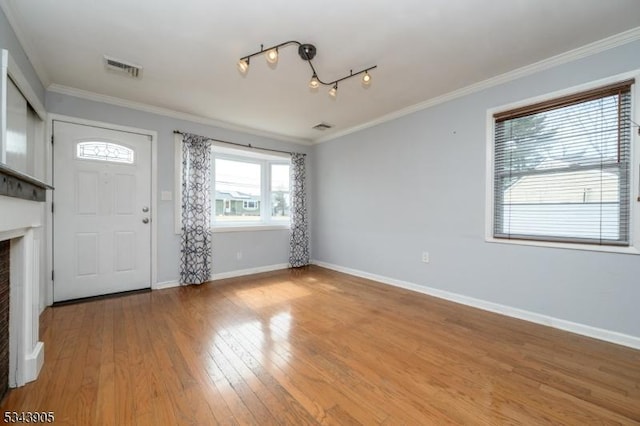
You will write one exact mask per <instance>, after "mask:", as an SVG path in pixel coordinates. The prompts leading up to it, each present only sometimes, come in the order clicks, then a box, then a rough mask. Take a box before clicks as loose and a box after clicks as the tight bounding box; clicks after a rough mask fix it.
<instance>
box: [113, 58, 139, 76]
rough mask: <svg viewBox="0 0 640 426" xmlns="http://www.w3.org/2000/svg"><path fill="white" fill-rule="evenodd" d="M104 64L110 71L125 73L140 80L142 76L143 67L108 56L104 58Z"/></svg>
mask: <svg viewBox="0 0 640 426" xmlns="http://www.w3.org/2000/svg"><path fill="white" fill-rule="evenodd" d="M104 64H105V66H106V67H107V69H109V70H113V71H118V72H121V73H125V74H128V75H129V76H131V77H133V78H140V77H141V74H142V67H141V66H139V65H135V64H131V63H127V62H123V61H120V60H118V59H114V58H110V57H109V56H106V55H105V56H104Z"/></svg>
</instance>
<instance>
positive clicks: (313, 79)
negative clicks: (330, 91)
mask: <svg viewBox="0 0 640 426" xmlns="http://www.w3.org/2000/svg"><path fill="white" fill-rule="evenodd" d="M309 87H310V88H311V89H317V88H318V87H320V82H319V81H318V76H317V75H315V74H314V75H313V77H311V81H309Z"/></svg>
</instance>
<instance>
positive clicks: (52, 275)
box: [51, 269, 54, 281]
mask: <svg viewBox="0 0 640 426" xmlns="http://www.w3.org/2000/svg"><path fill="white" fill-rule="evenodd" d="M53 277H54V274H53V269H52V270H51V281H53Z"/></svg>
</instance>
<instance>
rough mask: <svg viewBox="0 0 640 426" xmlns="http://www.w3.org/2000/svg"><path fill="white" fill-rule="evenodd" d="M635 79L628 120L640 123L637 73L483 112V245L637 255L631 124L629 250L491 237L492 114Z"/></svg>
mask: <svg viewBox="0 0 640 426" xmlns="http://www.w3.org/2000/svg"><path fill="white" fill-rule="evenodd" d="M631 78H635V84H633V85H632V86H631V117H632V120H633V121H634V122H635V123H640V90H638V85H640V70H636V71H633V72H628V73H624V74H619V75H616V76H612V77H609V78H605V79H601V80H597V81H593V82H590V83H587V84H582V85H579V86H574V87H571V88H568V89H564V90H560V91H556V92H553V93H548V94H545V95H542V96H538V97H534V98H529V99H526V100H523V101H519V102H515V103H511V104H508V105H502V106H499V107H496V108H491V109H488V110H487V116H486V123H487V124H486V129H487V134H486V177H485V182H486V184H485V188H486V193H485V241H486V242H488V243H499V244H514V245H523V246H537V247H550V248H561V249H572V250H588V251H598V252H609V253H624V254H636V255H640V135H639V134H638V132H640V130H639V129H638V127H637V126H636V125H634V124H633V123H632V136H631V185H630V186H631V189H630V191H631V193H630V197H629V199H630V201H629V202H630V203H631V205H630V222H629V246H613V245H611V246H607V245H596V244H580V243H566V242H552V241H537V240H517V239H503V238H495V237H494V236H493V225H494V223H493V220H494V202H495V200H494V180H493V179H494V154H495V151H494V135H495V119H494V115H495V114H496V113H499V112H502V111H507V110H512V109H517V108H520V107H524V106H528V105H532V104H536V103H539V102H544V101H548V100H551V99H554V98H560V97H563V96H567V95H571V94H574V93H579V92H583V91H587V90H591V89H596V88H598V87H601V86H605V85H608V84H613V83H616V82H619V81H624V80H628V79H631Z"/></svg>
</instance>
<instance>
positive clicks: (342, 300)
mask: <svg viewBox="0 0 640 426" xmlns="http://www.w3.org/2000/svg"><path fill="white" fill-rule="evenodd" d="M41 334H42V339H43V340H44V342H45V350H46V352H45V359H46V361H45V366H44V368H43V370H42V373H41V374H40V378H39V379H38V380H37V381H36V382H33V383H30V384H28V385H27V386H25V387H23V388H20V389H14V390H12V391H10V393H9V395H8V397H7V398H5V400H4V401H3V403H2V406H1V409H2V412H4V411H7V410H9V411H34V410H38V411H43V410H44V411H54V412H55V416H56V423H57V424H65V423H66V424H73V425H91V424H118V425H129V424H143V425H146V424H148V425H174V424H197V425H206V424H218V423H219V424H257V425H271V424H274V425H285V424H291V425H305V424H318V423H320V424H340V425H349V424H363V425H375V424H384V425H399V424H407V425H424V424H437V425H440V424H526V425H532V424H535V425H537V424H572V425H573V424H575V425H585V424H625V425H628V424H640V351H634V350H631V349H628V348H624V347H621V346H616V345H612V344H608V343H604V342H600V341H596V340H593V339H589V338H585V337H580V336H577V335H573V334H570V333H566V332H562V331H559V330H554V329H551V328H546V327H542V326H538V325H534V324H531V323H527V322H524V321H519V320H514V319H510V318H506V317H503V316H499V315H495V314H491V313H487V312H483V311H480V310H475V309H472V308H468V307H464V306H461V305H456V304H453V303H449V302H445V301H442V300H439V299H435V298H431V297H428V296H424V295H420V294H416V293H412V292H409V291H404V290H401V289H397V288H393V287H389V286H385V285H382V284H376V283H373V282H371V281H367V280H363V279H359V278H354V277H351V276H348V275H343V274H340V273H337V272H333V271H328V270H326V269H322V268H319V267H309V268H305V269H303V270H297V271H278V272H273V273H267V274H260V275H255V276H251V277H243V278H235V279H229V280H225V281H218V282H216V283H213V284H208V285H202V286H199V287H196V286H191V287H182V288H175V289H168V290H162V291H154V292H151V293H146V294H137V295H132V296H127V297H122V298H116V299H109V300H100V301H93V302H88V303H83V304H77V305H70V306H63V307H57V308H49V309H47V310H46V311H45V313H44V314H43V319H42V330H41Z"/></svg>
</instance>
